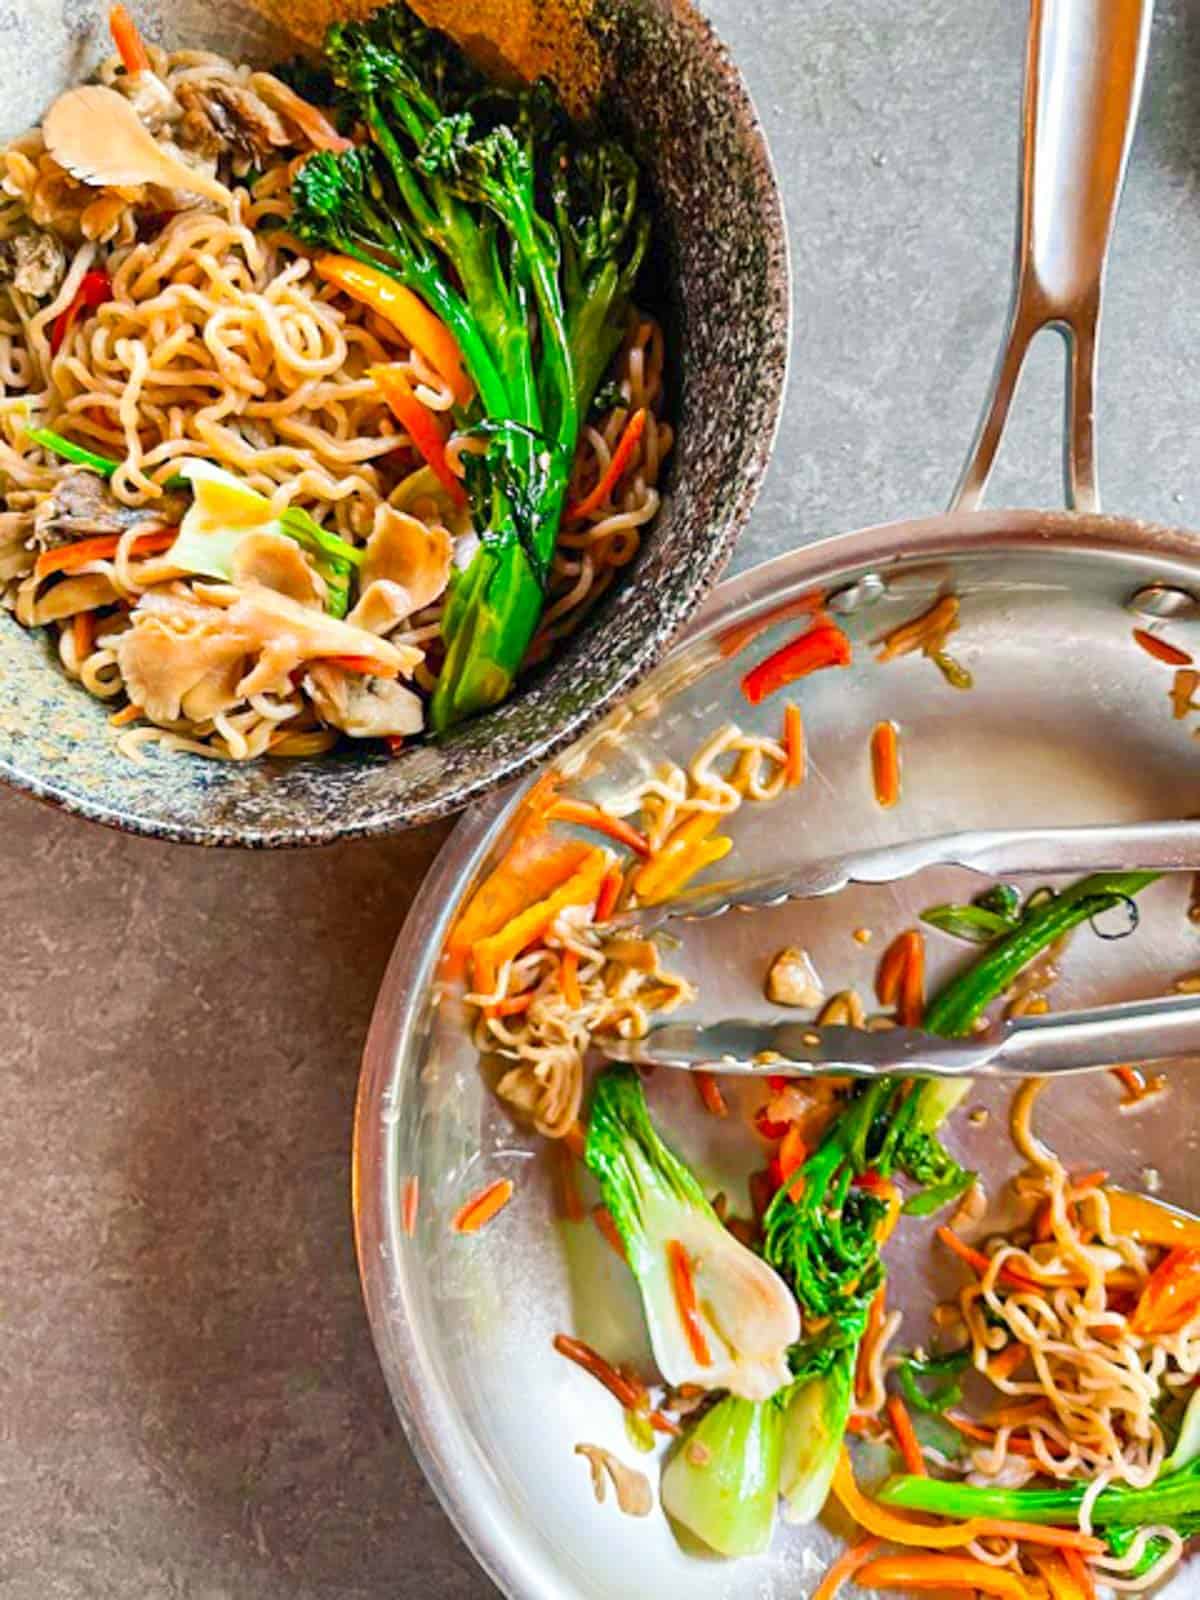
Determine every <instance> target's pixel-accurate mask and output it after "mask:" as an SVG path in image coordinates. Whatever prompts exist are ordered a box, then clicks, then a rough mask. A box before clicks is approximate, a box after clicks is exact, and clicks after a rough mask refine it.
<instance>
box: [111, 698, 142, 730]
mask: <svg viewBox="0 0 1200 1600" xmlns="http://www.w3.org/2000/svg"><path fill="white" fill-rule="evenodd" d="M145 715H146V713H145V712H144V711H143V710H142V708H141V706H135V705H134V704H133V703H132V702H131V703H130V704H129V705H127V706H122V707H121V709H120V711H114V712H113V714H112V716H111V717H109V719H108V725H109V727H110V728H124V727H128V725H129V724H130V723H131V722H137V721H138V720H139V718H141V717H144V716H145Z"/></svg>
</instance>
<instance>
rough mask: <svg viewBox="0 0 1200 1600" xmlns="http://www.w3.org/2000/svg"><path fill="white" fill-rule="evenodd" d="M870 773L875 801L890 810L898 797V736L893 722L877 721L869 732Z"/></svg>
mask: <svg viewBox="0 0 1200 1600" xmlns="http://www.w3.org/2000/svg"><path fill="white" fill-rule="evenodd" d="M871 775H872V778H873V779H874V783H875V799H876V802H877V803H878V804H879V805H881V806H883V808H884V809H885V810H890V808H891V807H892V806H894V805H895V804H896V802H897V801H898V800H899V798H900V736H899V734H898V732H897V731H896V724H895V723H894V722H877V723H876V724H875V731H874V732H873V733H872V734H871Z"/></svg>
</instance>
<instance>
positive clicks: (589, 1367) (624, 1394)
mask: <svg viewBox="0 0 1200 1600" xmlns="http://www.w3.org/2000/svg"><path fill="white" fill-rule="evenodd" d="M554 1348H555V1349H556V1350H557V1351H558V1353H559V1355H560V1356H566V1358H567V1360H568V1361H573V1362H574V1363H575V1365H576V1366H577V1367H582V1368H583V1370H584V1371H585V1372H587V1373H590V1374H591V1376H592V1377H593V1378H595V1379H596V1380H597V1382H599V1383H602V1384H603V1385H604V1387H605V1388H606V1389H607V1390H608V1392H609V1394H611V1395H612V1397H613V1399H614V1400H616V1401H617V1402H618V1404H619V1405H622V1406H624V1407H625V1409H626V1410H627V1411H641V1410H644V1409H645V1406H646V1402H647V1400H648V1398H649V1397H648V1395H647V1393H646V1386H645V1384H643V1383H639V1382H638V1381H637V1380H636V1379H635V1378H631V1377H629V1376H628V1375H627V1374H626V1373H624V1372H618V1371H617V1369H616V1367H614V1366H613V1364H612V1362H611V1361H606V1360H605V1359H604V1357H603V1356H602V1355H601V1354H600V1352H599V1351H598V1350H593V1349H592V1347H591V1345H590V1344H584V1342H583V1340H582V1339H572V1338H571V1336H570V1335H569V1334H566V1333H556V1334H555V1335H554Z"/></svg>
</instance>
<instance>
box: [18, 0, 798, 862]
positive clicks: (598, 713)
mask: <svg viewBox="0 0 1200 1600" xmlns="http://www.w3.org/2000/svg"><path fill="white" fill-rule="evenodd" d="M689 9H690V10H691V13H692V20H693V23H694V25H695V26H696V27H697V28H698V30H699V32H700V33H701V35H702V38H703V40H704V43H705V44H706V45H707V46H708V47H709V48H710V49H711V51H712V59H713V62H714V64H715V66H716V69H717V71H718V72H719V74H720V77H721V80H722V84H723V87H724V90H725V93H726V94H727V95H728V97H729V101H730V103H731V105H732V106H733V108H734V109H735V111H736V113H737V119H738V122H739V124H740V126H741V127H742V129H743V131H744V136H745V139H746V143H747V146H748V148H749V151H750V153H751V156H752V158H753V164H754V171H755V178H756V194H755V202H756V210H757V211H758V214H759V215H760V216H761V218H762V222H763V230H764V234H765V236H766V238H767V240H768V246H769V249H770V251H771V255H770V259H769V260H768V262H767V271H766V282H767V295H766V297H765V298H764V302H763V305H762V308H761V318H762V323H763V361H762V370H763V373H764V375H765V374H771V377H770V378H767V377H765V376H764V382H770V383H771V385H772V391H773V392H772V393H771V394H770V395H769V396H768V398H767V401H766V404H765V407H764V416H765V418H766V422H767V426H766V427H765V428H763V429H762V430H761V431H760V433H759V437H758V443H757V445H756V446H755V447H754V448H753V449H752V450H751V451H749V452H748V453H747V455H746V458H745V460H744V461H743V462H742V465H741V470H740V480H741V481H740V486H739V488H738V490H737V492H736V495H735V496H734V497H733V500H732V503H731V504H730V506H729V508H728V510H727V511H726V513H725V515H724V517H723V518H722V524H723V531H722V533H721V536H720V537H719V538H716V539H714V540H713V542H712V543H711V544H710V545H707V546H706V547H705V549H704V550H703V552H697V557H696V562H695V566H694V568H693V578H692V582H691V583H690V585H689V586H688V588H687V591H686V593H683V594H680V595H678V596H676V597H674V598H672V599H671V600H670V601H669V602H668V603H667V604H666V605H665V606H664V609H663V614H662V617H661V620H660V622H659V624H658V626H657V627H656V628H655V629H653V630H652V631H650V632H649V633H647V635H646V637H645V639H644V640H643V641H642V642H641V643H640V644H639V645H638V646H636V647H635V648H634V649H633V650H631V651H630V653H629V657H628V660H627V662H626V664H625V666H624V667H623V669H622V670H621V672H620V674H619V676H618V677H617V678H616V679H615V680H614V681H613V682H612V683H611V684H610V686H609V688H608V689H607V690H605V691H604V692H603V693H601V694H599V695H598V696H597V698H596V699H595V700H594V701H592V703H591V704H589V705H588V706H586V707H584V708H583V709H581V710H579V711H577V712H575V713H574V714H572V715H570V716H568V717H567V718H565V719H564V720H563V721H562V722H561V723H560V724H559V725H558V726H557V727H556V728H555V729H554V731H553V732H551V733H547V734H546V735H544V736H543V737H542V738H539V739H536V740H534V741H533V742H532V743H530V744H528V745H526V746H524V747H523V748H522V749H521V750H520V751H519V752H518V753H513V754H508V753H506V754H504V755H502V756H501V757H499V758H498V760H497V762H496V764H495V766H494V767H492V768H491V769H490V770H489V771H488V772H487V773H486V774H484V775H479V776H476V777H472V778H470V779H468V780H466V781H464V783H463V784H462V786H461V788H459V789H457V790H456V791H455V792H454V793H453V794H443V795H438V796H435V797H432V798H431V799H429V800H428V801H424V802H419V803H417V804H416V805H413V806H411V807H409V808H408V809H407V810H406V811H405V812H404V814H403V816H397V815H396V814H395V812H394V811H392V810H391V809H389V808H384V807H381V808H380V814H379V815H377V816H368V817H366V818H365V819H364V818H359V819H358V820H356V821H348V822H346V823H345V824H344V825H343V824H341V823H337V822H332V823H331V822H316V823H309V824H306V825H305V826H304V827H303V829H302V830H301V829H300V828H278V827H267V828H259V829H256V828H252V827H246V826H237V827H229V826H225V825H223V824H222V823H220V822H219V821H217V822H212V823H205V824H203V825H202V826H197V825H192V824H188V823H178V824H176V823H172V822H171V821H170V820H169V819H166V818H163V817H161V816H154V817H148V816H141V815H139V814H138V813H137V812H136V811H131V810H125V809H121V808H118V807H117V806H114V805H110V804H106V803H105V802H103V801H100V800H97V799H94V798H92V797H90V796H88V795H86V794H81V793H79V792H77V791H75V790H73V789H71V788H69V787H68V786H66V785H61V786H60V785H59V784H57V783H55V782H53V781H51V780H47V779H44V778H40V777H35V776H33V775H31V774H29V773H26V772H23V771H22V770H21V769H20V767H19V766H17V765H16V764H15V763H14V762H12V761H11V760H9V759H7V758H2V757H0V783H4V784H6V785H7V786H8V787H10V788H12V789H15V790H17V791H19V792H20V793H23V794H27V795H29V796H30V797H31V798H32V799H34V800H39V801H42V802H44V803H45V804H47V805H51V806H53V807H55V808H56V809H57V810H60V811H65V812H67V813H69V814H70V815H72V816H77V817H81V818H83V819H84V820H86V821H88V822H99V823H101V824H103V825H104V826H105V827H109V828H116V829H117V830H118V831H120V832H122V833H131V834H136V835H141V836H143V837H146V838H152V839H161V840H165V841H167V842H170V843H174V844H192V845H201V846H204V847H208V848H212V849H218V848H227V847H237V848H240V849H248V850H278V849H310V848H313V847H316V846H322V845H329V844H336V843H339V842H340V841H342V840H344V839H374V838H386V837H388V836H390V835H393V834H397V833H401V832H407V831H408V830H409V829H410V828H417V827H421V826H423V825H425V824H427V823H431V822H439V821H442V820H444V819H445V818H447V817H452V816H456V815H458V814H459V813H460V812H462V811H463V810H465V809H466V808H467V807H468V806H470V805H472V804H474V803H475V802H477V801H479V800H481V799H483V798H484V797H485V796H487V795H490V794H493V793H495V792H496V791H497V790H499V789H501V788H503V787H505V786H507V785H508V784H510V783H513V782H515V781H516V780H518V779H520V778H523V777H525V776H527V775H528V774H529V773H530V772H532V771H533V770H534V769H535V768H536V767H538V766H540V765H542V764H543V763H544V762H545V761H548V760H549V759H550V757H552V756H554V755H556V754H557V753H558V752H559V751H560V750H563V749H565V748H566V747H567V746H568V745H570V744H572V743H574V742H575V740H577V739H579V738H580V737H581V736H582V735H583V734H584V733H586V732H587V731H588V729H589V728H591V727H593V726H594V725H595V724H596V723H597V722H599V721H600V720H601V718H602V717H604V716H605V715H606V714H607V713H608V712H609V711H611V709H612V707H613V706H614V705H615V704H616V703H617V702H618V701H619V700H620V699H622V698H623V696H624V695H626V694H627V693H629V692H630V690H632V689H633V688H634V687H635V686H636V685H637V683H638V682H640V680H641V679H642V678H643V677H645V675H646V674H647V673H648V672H649V671H650V670H651V669H652V668H653V667H654V666H656V665H657V663H658V662H659V661H660V660H661V659H662V658H663V656H664V655H665V654H666V652H667V651H668V650H669V649H670V647H671V645H672V644H673V643H674V642H675V640H676V638H677V637H678V635H679V634H680V632H681V631H682V629H683V628H684V626H685V625H686V624H687V623H688V622H689V621H690V620H691V619H692V618H693V617H695V615H696V613H697V612H698V611H699V609H700V607H701V606H702V605H703V604H704V602H705V600H706V599H707V598H708V596H709V594H710V593H711V591H712V589H713V587H714V585H715V584H716V582H717V580H718V579H719V578H720V576H721V574H722V572H723V571H724V569H725V566H726V565H727V563H728V561H729V558H730V556H731V555H732V554H733V550H734V546H735V545H736V543H737V541H738V538H739V537H740V535H741V532H742V529H743V528H744V527H745V525H746V523H747V521H748V519H749V517H750V513H751V511H752V509H753V507H754V503H755V501H756V499H757V498H758V494H759V490H760V489H761V487H762V482H763V478H764V476H765V475H766V470H767V466H768V464H769V462H770V459H771V454H772V451H773V450H774V447H775V440H776V438H777V436H778V433H779V423H780V419H781V417H782V414H783V403H784V399H785V397H786V394H787V390H788V382H789V377H790V365H791V348H792V319H793V308H792V259H791V245H790V241H789V237H788V227H787V217H786V215H785V211H784V204H783V195H782V193H781V191H780V186H779V180H778V175H777V172H776V168H775V160H774V157H773V155H772V153H771V148H770V145H769V143H768V141H767V136H766V132H765V130H764V128H763V125H762V119H761V117H760V116H759V114H758V109H757V107H756V105H755V103H754V99H753V96H752V95H751V93H750V90H749V87H748V86H747V84H746V80H745V78H744V77H743V76H742V72H741V70H740V68H739V67H738V66H737V64H736V62H735V61H734V60H733V57H732V55H731V53H730V51H729V48H728V47H727V46H726V44H725V43H724V41H723V40H722V39H721V38H720V36H719V35H718V33H717V31H716V29H715V28H714V27H713V25H712V23H711V22H710V21H709V20H708V18H707V17H705V16H704V15H703V14H702V13H701V12H700V11H698V10H696V9H695V8H694V7H689Z"/></svg>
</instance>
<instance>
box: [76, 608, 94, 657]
mask: <svg viewBox="0 0 1200 1600" xmlns="http://www.w3.org/2000/svg"><path fill="white" fill-rule="evenodd" d="M71 643H72V645H73V646H74V648H75V663H76V665H79V663H80V662H83V661H86V660H87V658H88V656H90V655H91V653H92V649H93V647H94V645H95V643H96V613H95V612H94V611H77V612H76V613H75V615H74V616H73V617H72V618H71Z"/></svg>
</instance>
